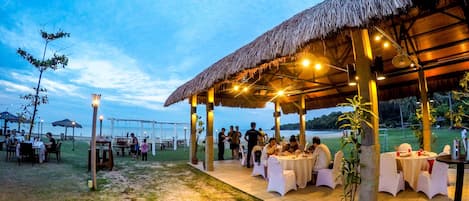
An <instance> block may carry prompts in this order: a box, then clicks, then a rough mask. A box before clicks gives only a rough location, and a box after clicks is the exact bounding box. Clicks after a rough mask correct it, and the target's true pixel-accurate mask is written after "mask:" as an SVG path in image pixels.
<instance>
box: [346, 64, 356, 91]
mask: <svg viewBox="0 0 469 201" xmlns="http://www.w3.org/2000/svg"><path fill="white" fill-rule="evenodd" d="M347 78H348V85H349V86H355V85H357V78H358V77H357V75H356V71H355V65H353V64H347Z"/></svg>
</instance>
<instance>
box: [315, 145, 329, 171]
mask: <svg viewBox="0 0 469 201" xmlns="http://www.w3.org/2000/svg"><path fill="white" fill-rule="evenodd" d="M312 146H313V147H314V151H313V164H314V166H313V171H315V172H316V171H318V170H320V169H327V168H329V163H330V162H331V152H330V151H329V148H328V147H327V146H326V145H325V144H321V139H319V137H317V136H315V137H313V145H312Z"/></svg>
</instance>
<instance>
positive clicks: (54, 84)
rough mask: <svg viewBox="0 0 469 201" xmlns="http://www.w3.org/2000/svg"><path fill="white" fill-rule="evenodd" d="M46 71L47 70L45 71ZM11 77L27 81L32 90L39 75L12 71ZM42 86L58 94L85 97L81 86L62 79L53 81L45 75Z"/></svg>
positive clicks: (49, 91)
mask: <svg viewBox="0 0 469 201" xmlns="http://www.w3.org/2000/svg"><path fill="white" fill-rule="evenodd" d="M45 73H46V72H45ZM11 78H13V79H15V80H17V81H18V82H22V83H26V84H28V85H30V86H31V87H29V89H30V90H31V91H32V89H31V88H32V87H33V86H34V87H35V86H36V84H37V79H38V77H36V76H34V75H31V74H20V73H17V72H12V73H11ZM41 88H46V89H47V91H48V93H49V94H53V95H57V96H72V97H79V98H85V97H84V96H83V95H81V94H80V93H79V87H78V86H76V85H73V84H66V83H63V82H60V81H53V80H50V79H48V78H45V77H43V78H42V80H41Z"/></svg>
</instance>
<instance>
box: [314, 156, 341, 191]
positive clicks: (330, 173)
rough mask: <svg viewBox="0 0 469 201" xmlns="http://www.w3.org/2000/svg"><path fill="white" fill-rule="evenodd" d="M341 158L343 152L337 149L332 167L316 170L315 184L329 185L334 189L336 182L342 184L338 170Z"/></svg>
mask: <svg viewBox="0 0 469 201" xmlns="http://www.w3.org/2000/svg"><path fill="white" fill-rule="evenodd" d="M342 158H344V153H343V152H342V151H340V150H339V151H338V152H337V153H335V155H334V164H333V167H332V169H320V170H318V173H317V179H316V186H329V187H331V188H332V189H334V188H335V187H336V186H337V184H342V180H343V177H342V173H341V171H340V166H341V164H342Z"/></svg>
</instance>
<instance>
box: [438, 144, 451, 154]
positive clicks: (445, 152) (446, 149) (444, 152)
mask: <svg viewBox="0 0 469 201" xmlns="http://www.w3.org/2000/svg"><path fill="white" fill-rule="evenodd" d="M450 154H451V146H449V145H445V147H443V151H442V152H441V153H439V154H438V155H439V156H441V155H450Z"/></svg>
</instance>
